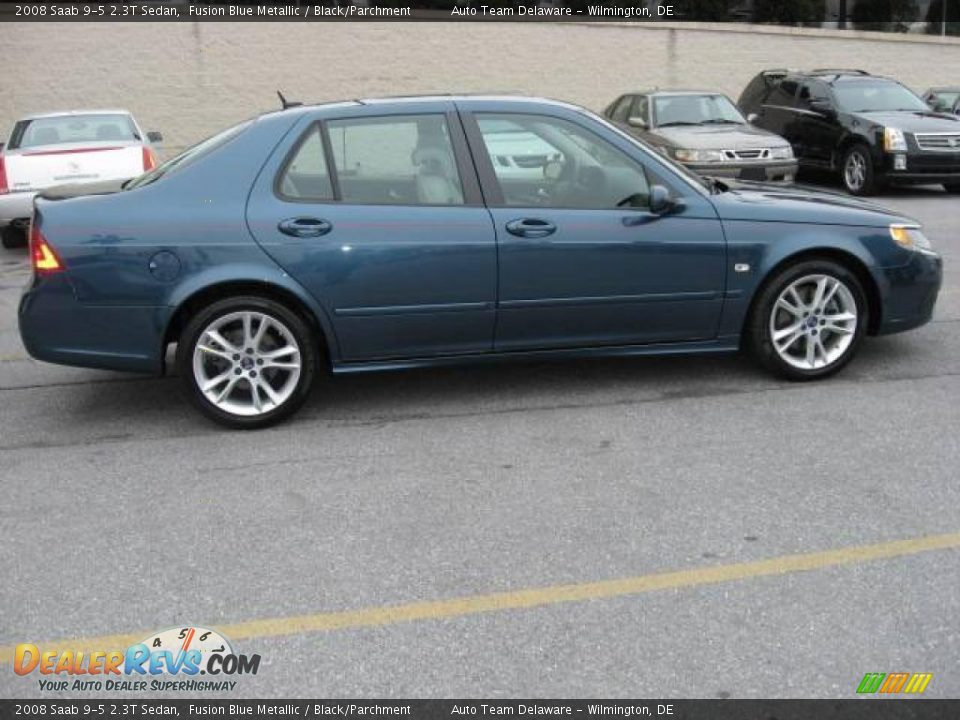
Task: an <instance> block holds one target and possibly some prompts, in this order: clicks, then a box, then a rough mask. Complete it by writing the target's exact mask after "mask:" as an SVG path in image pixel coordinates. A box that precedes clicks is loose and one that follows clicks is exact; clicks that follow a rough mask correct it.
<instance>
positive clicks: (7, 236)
mask: <svg viewBox="0 0 960 720" xmlns="http://www.w3.org/2000/svg"><path fill="white" fill-rule="evenodd" d="M0 242H2V243H3V246H4V247H5V248H7V250H13V249H14V248H22V247H26V246H27V233H26V232H24V230H23V228H20V227H17V226H16V225H4V226H3V229H2V230H0Z"/></svg>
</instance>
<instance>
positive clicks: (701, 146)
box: [649, 125, 788, 150]
mask: <svg viewBox="0 0 960 720" xmlns="http://www.w3.org/2000/svg"><path fill="white" fill-rule="evenodd" d="M649 136H650V139H651V140H653V142H655V143H657V144H659V145H671V146H673V147H681V148H689V149H691V150H750V149H754V148H770V147H784V146H785V145H788V143H787V141H786V140H784V139H783V138H782V137H780V136H779V135H774V134H773V133H771V132H767V131H766V130H761V129H760V128H758V127H754V126H753V125H696V126H692V125H680V126H677V127H665V128H654V129H653V130H652V131H650V133H649Z"/></svg>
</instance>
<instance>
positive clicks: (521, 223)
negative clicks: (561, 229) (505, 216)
mask: <svg viewBox="0 0 960 720" xmlns="http://www.w3.org/2000/svg"><path fill="white" fill-rule="evenodd" d="M556 231H557V226H556V225H554V224H553V223H552V222H547V221H546V220H539V219H537V218H523V219H522V220H511V221H510V222H508V223H507V232H508V233H510V234H511V235H517V236H518V237H525V238H541V237H546V236H547V235H553V234H554V233H555V232H556Z"/></svg>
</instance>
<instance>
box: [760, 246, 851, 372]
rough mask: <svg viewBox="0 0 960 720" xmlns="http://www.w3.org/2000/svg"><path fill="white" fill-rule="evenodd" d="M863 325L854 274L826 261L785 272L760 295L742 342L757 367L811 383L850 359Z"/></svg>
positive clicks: (805, 264)
mask: <svg viewBox="0 0 960 720" xmlns="http://www.w3.org/2000/svg"><path fill="white" fill-rule="evenodd" d="M866 326H867V303H866V297H865V295H864V292H863V287H862V286H861V284H860V281H859V280H858V279H857V277H856V275H854V274H853V273H852V272H850V271H849V270H847V268H845V267H844V266H843V265H840V264H838V263H835V262H833V261H830V260H810V261H805V262H801V263H797V264H796V265H793V266H791V267H788V268H786V269H785V270H783V271H782V272H780V273H779V274H778V275H777V276H776V277H774V278H773V279H772V280H771V281H770V282H769V283H767V285H766V286H765V287H764V288H763V290H761V292H760V295H759V296H758V298H757V302H756V303H755V305H754V309H753V313H752V315H751V318H750V320H749V323H748V328H747V339H748V340H749V343H750V346H751V347H752V349H753V351H754V354H755V355H756V357H757V359H758V360H759V361H760V363H761V364H762V365H763V366H765V367H766V368H767V369H769V370H771V371H773V372H775V373H777V374H778V375H781V376H783V377H786V378H788V379H791V380H814V379H817V378H822V377H826V376H828V375H832V374H833V373H835V372H837V371H838V370H840V369H841V368H842V367H843V366H844V365H846V364H847V363H848V362H850V360H851V359H852V358H853V356H854V354H855V353H856V352H857V349H858V348H859V346H860V343H861V341H862V340H863V334H864V332H865V330H866Z"/></svg>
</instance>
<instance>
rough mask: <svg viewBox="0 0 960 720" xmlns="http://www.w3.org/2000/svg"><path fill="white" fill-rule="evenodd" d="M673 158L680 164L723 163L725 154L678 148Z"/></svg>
mask: <svg viewBox="0 0 960 720" xmlns="http://www.w3.org/2000/svg"><path fill="white" fill-rule="evenodd" d="M673 156H674V157H675V158H676V159H677V160H679V161H680V162H723V160H724V157H723V153H722V152H721V151H719V150H687V149H686V148H676V149H675V150H674V151H673Z"/></svg>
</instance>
